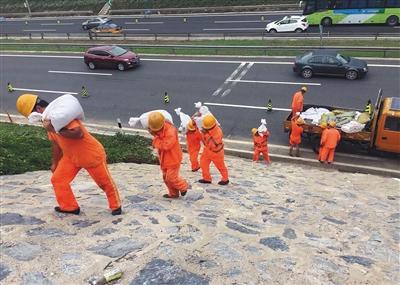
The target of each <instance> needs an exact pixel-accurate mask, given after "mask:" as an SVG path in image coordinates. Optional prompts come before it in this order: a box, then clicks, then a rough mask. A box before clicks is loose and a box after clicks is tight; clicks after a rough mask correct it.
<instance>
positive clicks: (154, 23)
mask: <svg viewBox="0 0 400 285" xmlns="http://www.w3.org/2000/svg"><path fill="white" fill-rule="evenodd" d="M161 24H164V22H125V25H161Z"/></svg>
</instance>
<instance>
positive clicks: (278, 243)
mask: <svg viewBox="0 0 400 285" xmlns="http://www.w3.org/2000/svg"><path fill="white" fill-rule="evenodd" d="M260 243H261V244H262V245H265V246H268V247H269V248H270V249H273V250H275V251H276V250H281V251H287V250H288V249H289V247H288V246H287V245H286V243H285V242H284V241H283V240H282V239H281V238H280V237H267V238H262V239H260Z"/></svg>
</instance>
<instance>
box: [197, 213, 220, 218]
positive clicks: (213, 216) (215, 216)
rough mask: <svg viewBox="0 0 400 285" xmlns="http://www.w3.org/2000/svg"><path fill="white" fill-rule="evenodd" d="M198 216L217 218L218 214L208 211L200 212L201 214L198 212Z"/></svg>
mask: <svg viewBox="0 0 400 285" xmlns="http://www.w3.org/2000/svg"><path fill="white" fill-rule="evenodd" d="M199 217H202V218H209V219H216V218H218V215H216V214H209V213H201V214H199Z"/></svg>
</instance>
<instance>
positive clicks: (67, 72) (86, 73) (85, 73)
mask: <svg viewBox="0 0 400 285" xmlns="http://www.w3.org/2000/svg"><path fill="white" fill-rule="evenodd" d="M48 72H49V73H62V74H64V73H65V74H84V75H103V76H112V73H96V72H78V71H60V70H49V71H48Z"/></svg>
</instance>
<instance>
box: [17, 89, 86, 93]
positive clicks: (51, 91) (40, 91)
mask: <svg viewBox="0 0 400 285" xmlns="http://www.w3.org/2000/svg"><path fill="white" fill-rule="evenodd" d="M14 90H17V91H32V92H39V93H55V94H72V95H77V94H78V93H76V92H68V91H53V90H40V89H27V88H14Z"/></svg>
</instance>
